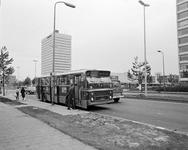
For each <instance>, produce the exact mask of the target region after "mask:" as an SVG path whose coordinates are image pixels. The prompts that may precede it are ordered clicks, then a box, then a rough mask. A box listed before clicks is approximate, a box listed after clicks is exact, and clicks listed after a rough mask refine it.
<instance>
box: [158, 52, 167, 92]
mask: <svg viewBox="0 0 188 150" xmlns="http://www.w3.org/2000/svg"><path fill="white" fill-rule="evenodd" d="M157 52H159V53H162V55H163V80H164V93H165V80H166V78H165V67H164V53H163V52H162V51H160V50H158V51H157Z"/></svg>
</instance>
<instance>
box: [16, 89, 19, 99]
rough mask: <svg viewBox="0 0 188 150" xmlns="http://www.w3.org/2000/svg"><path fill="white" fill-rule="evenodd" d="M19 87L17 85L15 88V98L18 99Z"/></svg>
mask: <svg viewBox="0 0 188 150" xmlns="http://www.w3.org/2000/svg"><path fill="white" fill-rule="evenodd" d="M19 92H20V91H19V87H17V89H16V100H19Z"/></svg>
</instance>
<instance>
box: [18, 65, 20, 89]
mask: <svg viewBox="0 0 188 150" xmlns="http://www.w3.org/2000/svg"><path fill="white" fill-rule="evenodd" d="M17 68H18V86H19V68H20V67H17Z"/></svg>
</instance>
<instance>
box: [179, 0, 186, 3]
mask: <svg viewBox="0 0 188 150" xmlns="http://www.w3.org/2000/svg"><path fill="white" fill-rule="evenodd" d="M184 1H185V0H177V2H178V3H181V2H184Z"/></svg>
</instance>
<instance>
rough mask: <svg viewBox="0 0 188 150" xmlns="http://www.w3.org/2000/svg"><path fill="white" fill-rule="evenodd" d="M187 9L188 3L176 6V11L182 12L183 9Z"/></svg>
mask: <svg viewBox="0 0 188 150" xmlns="http://www.w3.org/2000/svg"><path fill="white" fill-rule="evenodd" d="M187 8H188V3H184V4H182V5H179V6H178V11H180V10H184V9H187Z"/></svg>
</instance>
